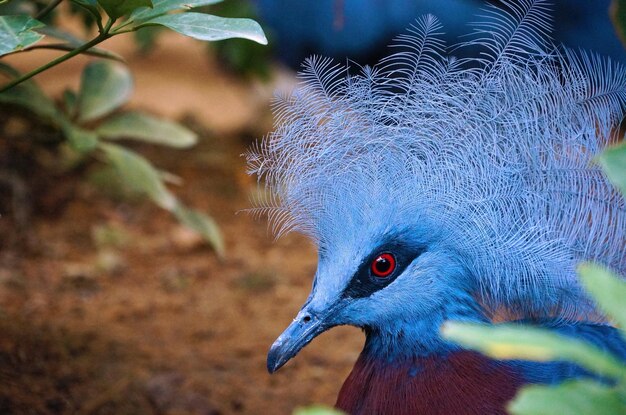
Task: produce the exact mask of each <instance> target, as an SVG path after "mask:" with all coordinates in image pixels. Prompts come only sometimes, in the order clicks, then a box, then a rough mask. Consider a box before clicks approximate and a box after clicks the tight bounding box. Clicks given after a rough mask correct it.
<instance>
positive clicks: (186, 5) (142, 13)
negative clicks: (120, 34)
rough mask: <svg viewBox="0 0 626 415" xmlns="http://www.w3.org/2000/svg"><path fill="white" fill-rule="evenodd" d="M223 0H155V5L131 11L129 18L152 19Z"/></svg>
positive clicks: (137, 19) (134, 19) (136, 20)
mask: <svg viewBox="0 0 626 415" xmlns="http://www.w3.org/2000/svg"><path fill="white" fill-rule="evenodd" d="M221 1H223V0H154V1H153V2H152V4H153V7H152V8H149V7H141V8H139V9H136V10H135V11H134V12H132V13H131V15H130V17H129V18H128V20H129V21H130V20H132V21H135V22H138V21H142V20H148V19H152V18H153V17H157V16H161V15H162V14H165V13H167V12H170V11H172V10H181V9H191V8H194V7H201V6H208V5H211V4H216V3H220V2H221Z"/></svg>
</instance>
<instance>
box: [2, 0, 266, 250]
mask: <svg viewBox="0 0 626 415" xmlns="http://www.w3.org/2000/svg"><path fill="white" fill-rule="evenodd" d="M220 1H221V0H70V4H71V8H70V10H71V12H72V13H79V14H80V15H81V17H82V20H83V23H84V24H85V27H86V28H91V27H94V26H96V27H97V35H95V37H93V38H92V39H91V40H83V39H78V38H76V37H75V36H73V35H71V34H70V33H67V32H64V31H63V30H61V29H60V28H59V27H57V26H56V24H55V21H56V20H55V17H56V7H57V6H58V5H59V4H60V3H61V1H60V0H52V1H50V2H49V3H47V4H42V3H39V2H36V1H27V0H9V1H3V2H0V56H4V55H11V54H15V53H20V52H25V51H29V50H33V49H39V48H46V49H57V50H63V51H67V53H66V54H64V55H61V56H60V57H58V58H56V59H54V60H52V61H50V62H48V63H46V64H45V65H42V66H41V67H39V68H34V69H33V70H31V71H29V72H28V73H25V74H22V73H20V72H18V71H17V70H15V69H14V68H12V67H10V66H9V65H6V64H4V63H2V62H0V74H4V76H5V77H6V78H8V79H9V81H8V82H7V83H6V84H4V85H0V105H2V107H4V108H6V109H8V110H9V112H8V113H7V114H10V111H14V112H15V113H17V114H18V115H19V116H20V117H22V118H24V117H26V118H27V119H29V120H32V121H35V122H36V123H38V124H41V125H43V126H44V127H45V128H47V130H48V131H49V134H48V135H47V136H46V138H45V139H44V140H37V139H36V138H34V137H39V136H38V135H33V134H23V136H25V137H29V138H30V139H31V140H30V143H31V144H32V150H31V151H32V153H37V152H39V150H40V148H42V147H46V148H47V147H49V146H50V145H53V147H55V151H54V152H52V153H51V154H53V156H52V158H53V159H54V158H55V157H56V163H54V162H53V163H52V164H56V166H55V167H60V166H64V168H72V167H76V166H78V165H81V164H82V163H83V162H84V161H85V160H86V159H88V158H93V159H96V160H100V161H102V162H104V163H106V164H108V165H110V166H112V168H113V170H109V173H111V172H115V174H116V175H117V176H118V177H119V181H120V182H122V183H124V184H125V185H127V187H129V188H131V189H132V191H133V193H135V194H141V195H144V196H146V197H148V198H150V199H151V200H152V201H153V202H154V203H156V204H157V205H158V206H160V207H161V208H163V209H166V210H168V211H170V212H171V213H172V214H173V215H174V216H175V217H176V218H177V219H178V220H179V221H180V222H181V223H182V224H184V225H186V226H187V227H189V228H191V229H193V230H194V231H196V232H198V233H199V234H200V235H202V236H203V237H204V239H205V240H206V241H208V242H209V243H210V244H211V245H212V246H213V247H214V249H215V250H216V252H217V253H218V254H220V255H221V254H222V253H223V242H222V238H221V235H220V233H219V231H218V228H217V226H216V224H215V223H214V221H213V220H212V219H211V218H210V217H208V216H206V215H205V214H203V213H201V212H198V211H196V210H193V209H191V208H189V207H187V206H185V205H183V204H182V203H181V202H180V201H179V200H178V199H177V198H176V196H175V195H174V194H173V193H172V192H170V190H169V189H168V188H167V187H166V185H165V178H166V177H168V176H167V175H166V174H164V173H162V172H160V171H158V170H157V169H156V168H155V167H154V166H153V165H152V164H151V163H150V162H149V161H148V160H146V159H145V158H144V157H143V156H141V155H140V154H138V153H136V152H134V151H132V150H130V149H128V148H126V147H124V146H122V145H120V144H119V143H118V141H119V140H120V139H125V140H138V141H143V142H147V143H151V144H158V145H162V146H169V147H174V148H188V147H190V146H193V145H194V144H195V143H196V141H197V137H196V134H195V133H193V132H192V131H190V130H188V129H187V128H185V127H183V126H181V125H179V124H177V123H175V122H172V121H168V120H164V119H160V118H157V117H154V116H152V115H149V114H145V113H141V112H123V111H120V109H121V107H122V106H123V105H124V104H125V103H126V102H127V101H128V99H129V98H130V95H131V93H132V89H133V80H132V75H131V73H130V72H129V70H128V69H127V68H126V67H125V66H124V65H122V64H120V63H113V62H107V61H94V62H91V63H90V64H88V65H87V66H86V67H85V69H84V70H83V72H82V75H81V81H80V88H79V89H78V91H72V90H67V91H65V92H64V94H63V97H62V100H61V102H60V103H58V102H55V101H54V100H53V99H52V98H50V97H48V96H47V95H46V94H45V93H44V92H43V91H42V89H40V88H39V86H38V85H37V84H36V83H35V82H34V81H32V80H31V79H30V78H32V77H33V76H35V75H37V74H39V73H41V72H43V71H45V70H47V69H49V68H51V67H53V66H55V65H58V64H60V63H62V62H64V61H66V60H68V59H71V58H72V57H74V56H76V55H78V54H90V55H94V56H97V57H100V58H105V59H109V60H117V61H123V58H121V57H120V56H117V55H115V54H114V53H111V52H108V51H106V50H102V49H98V48H95V47H94V46H96V45H97V44H99V43H101V42H102V41H104V40H106V39H109V38H111V37H113V36H117V35H120V34H123V33H128V32H139V33H141V32H142V31H145V30H150V28H155V27H156V28H160V29H164V28H167V29H170V30H173V31H175V32H178V33H180V34H182V35H185V36H189V37H192V38H196V39H199V40H204V41H216V40H223V39H230V38H240V39H248V40H252V41H254V42H257V43H260V44H267V39H266V37H265V34H264V33H263V30H262V29H261V27H260V26H259V25H258V23H256V22H255V21H254V20H251V19H243V18H231V17H219V16H214V15H210V14H207V13H197V12H189V10H190V9H191V8H193V7H200V6H207V5H212V4H215V3H219V2H220ZM151 33H154V32H151ZM44 38H50V39H56V40H58V41H60V42H59V43H50V42H44V43H41V42H40V41H41V40H42V39H44ZM5 125H6V124H5ZM5 133H6V132H5ZM5 135H6V134H5ZM5 138H6V137H5ZM12 144H13V145H16V144H15V143H11V142H8V143H7V145H8V146H10V145H12ZM33 159H36V157H33ZM48 164H50V163H48ZM0 168H2V166H0ZM28 168H29V169H31V168H32V166H28ZM42 174H43V173H42ZM169 177H171V175H169Z"/></svg>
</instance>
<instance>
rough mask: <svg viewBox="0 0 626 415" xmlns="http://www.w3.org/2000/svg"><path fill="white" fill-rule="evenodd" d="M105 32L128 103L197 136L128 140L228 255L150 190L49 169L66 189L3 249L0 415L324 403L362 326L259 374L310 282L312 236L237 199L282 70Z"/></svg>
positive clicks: (267, 408)
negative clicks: (269, 224)
mask: <svg viewBox="0 0 626 415" xmlns="http://www.w3.org/2000/svg"><path fill="white" fill-rule="evenodd" d="M114 40H115V39H114ZM107 46H109V48H111V49H113V50H116V51H118V52H119V53H121V54H122V55H124V56H126V57H128V58H129V65H130V67H131V69H132V70H133V71H134V74H135V79H136V92H135V95H134V97H133V100H132V102H131V103H130V107H133V108H141V109H145V110H150V111H152V112H155V113H157V114H162V115H167V116H170V117H173V118H177V119H181V117H184V120H185V122H186V123H187V125H190V126H191V127H192V128H194V129H195V130H196V131H198V132H199V133H200V134H201V137H202V138H201V142H200V144H199V145H198V146H197V147H195V148H193V149H191V150H185V151H172V150H170V149H159V148H155V147H150V146H135V147H134V148H136V149H137V150H139V151H141V152H142V153H143V154H145V155H146V156H147V157H148V158H149V159H150V160H152V161H153V162H154V163H155V164H156V165H157V166H159V167H160V168H162V169H164V170H168V171H170V172H172V173H174V174H176V175H178V176H180V177H181V178H182V179H183V180H184V185H183V186H180V187H176V188H174V190H175V192H176V194H177V195H178V196H179V197H180V198H181V199H182V200H183V201H184V202H186V203H187V204H188V205H189V206H193V207H195V208H198V209H201V210H203V211H206V212H209V213H210V214H211V215H212V216H213V217H214V218H215V219H216V220H217V222H218V223H219V225H220V227H221V230H222V232H223V235H224V238H225V242H226V258H225V259H224V260H222V261H220V260H218V258H217V257H216V256H215V255H214V254H213V253H212V251H211V250H210V249H209V248H208V247H207V246H205V245H204V244H202V243H201V242H200V241H199V240H198V238H197V237H196V236H195V235H194V234H193V233H191V232H190V231H187V230H186V229H184V228H182V227H181V226H180V225H179V224H177V223H176V221H175V220H174V219H173V218H172V217H171V216H170V215H169V214H168V213H167V212H164V211H162V210H160V209H159V208H157V207H155V206H154V205H152V204H151V203H149V202H141V201H121V200H118V199H116V198H113V197H110V196H108V195H107V193H106V192H103V191H102V189H100V188H99V187H98V185H96V184H94V182H93V181H90V180H87V177H88V176H89V175H88V174H81V175H74V176H69V177H68V176H63V177H61V178H58V179H56V180H57V182H54V183H55V186H54V188H52V189H49V191H50V192H51V194H55V193H60V194H61V196H60V199H62V200H67V202H65V203H63V206H62V208H61V209H58V211H55V212H54V213H53V214H48V215H37V216H34V217H33V218H32V220H31V223H30V225H29V226H30V227H29V231H28V232H29V240H30V243H29V245H30V247H29V248H28V249H22V248H17V247H8V248H7V247H5V248H4V249H3V251H2V252H1V253H0V310H1V313H0V332H1V333H2V335H1V336H0V413H3V414H30V413H32V414H48V413H49V414H120V415H121V414H217V413H220V414H230V413H241V414H288V413H291V411H292V410H293V409H294V408H295V407H297V406H302V405H306V404H310V403H322V404H328V405H332V404H333V403H334V399H335V397H336V394H337V392H338V390H339V388H340V386H341V383H342V382H343V380H344V379H345V377H346V376H347V374H348V372H349V370H350V368H351V366H352V364H353V362H354V361H355V360H356V358H357V356H358V353H359V351H360V349H361V347H362V342H363V336H362V334H361V333H360V332H359V331H358V330H356V329H352V328H337V329H333V330H331V331H330V332H328V333H325V334H324V335H322V336H321V337H320V338H319V339H317V340H315V341H314V342H313V344H311V345H310V346H308V347H307V348H306V349H305V350H304V351H302V352H301V353H300V355H299V356H298V357H297V358H296V359H295V360H294V361H292V362H290V363H289V364H287V366H286V367H284V368H283V369H281V370H280V371H279V372H278V373H276V374H274V375H272V376H270V375H269V374H268V373H267V372H266V369H265V357H266V353H267V350H268V348H269V346H270V344H271V343H272V342H273V340H274V339H275V338H276V337H277V336H278V335H279V334H280V333H281V331H282V330H283V329H284V328H285V327H286V326H287V325H288V324H289V322H290V321H291V319H292V318H293V317H294V316H295V314H296V313H297V311H298V309H299V307H300V305H301V304H302V303H303V301H304V300H305V299H306V296H307V295H308V291H309V288H310V284H311V278H312V276H313V273H314V272H315V267H316V254H315V249H314V247H313V246H312V245H311V244H310V243H309V242H308V241H306V240H305V239H303V238H302V237H299V236H298V235H289V236H287V237H285V238H283V239H281V240H279V241H277V242H274V241H273V237H272V235H270V234H269V232H268V231H267V229H266V223H265V221H264V220H255V219H254V218H252V217H251V216H250V215H248V214H246V213H237V212H239V211H240V210H242V209H245V208H247V207H250V203H249V197H250V195H251V193H253V192H254V191H255V189H256V184H255V181H254V179H253V178H250V177H248V176H247V175H246V174H245V160H244V159H243V158H242V157H241V156H240V155H241V153H243V152H244V151H245V149H246V147H247V146H248V145H249V144H250V143H251V142H252V140H253V139H256V138H259V137H261V136H262V135H263V133H264V132H265V131H266V130H267V129H268V128H270V126H271V122H268V121H269V120H270V119H271V118H270V115H269V114H268V111H269V97H270V95H271V91H272V90H273V89H274V88H275V87H276V86H277V84H281V83H282V84H289V83H290V82H293V78H292V75H290V74H285V73H283V74H282V75H281V76H279V77H278V81H274V84H271V85H261V84H258V83H255V82H244V81H242V80H239V79H237V78H235V77H233V76H232V75H229V74H228V73H226V72H225V71H224V70H222V69H220V67H219V65H217V64H216V62H214V61H212V59H211V58H210V57H208V56H207V54H206V53H205V50H204V46H202V45H200V44H198V43H196V42H193V41H189V40H187V39H184V38H182V37H180V36H175V35H173V36H167V37H166V38H165V39H163V42H162V43H161V45H160V46H159V47H158V48H157V50H156V51H155V52H154V53H153V54H151V55H149V56H147V57H141V56H137V55H135V54H134V53H133V50H132V42H131V41H130V39H129V38H123V39H121V40H119V41H117V43H115V42H114V43H111V44H109V45H107ZM35 55H36V56H35ZM19 56H20V57H19V59H15V60H14V61H13V64H15V65H17V66H20V67H28V66H30V65H34V64H36V63H37V62H39V61H40V60H45V59H46V58H47V57H48V56H49V55H46V54H45V53H43V52H42V53H40V54H39V53H35V52H32V53H29V54H24V55H19ZM84 62H85V59H84V58H79V59H76V60H74V61H72V62H68V63H67V64H65V65H62V66H61V67H58V68H55V69H54V70H52V71H50V72H48V73H47V74H44V75H42V76H41V77H40V78H39V80H40V81H41V82H43V83H45V84H46V88H47V89H48V90H49V91H51V92H60V91H61V90H62V89H63V88H64V87H65V86H66V85H76V83H77V81H76V80H77V79H78V77H77V76H76V74H77V71H79V70H80V68H81V66H82V65H83V64H84ZM279 86H280V85H279Z"/></svg>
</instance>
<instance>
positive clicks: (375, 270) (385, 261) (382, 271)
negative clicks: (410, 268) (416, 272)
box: [372, 252, 396, 278]
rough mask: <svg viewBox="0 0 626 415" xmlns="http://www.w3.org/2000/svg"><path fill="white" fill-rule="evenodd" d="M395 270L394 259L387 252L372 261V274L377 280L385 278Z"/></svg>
mask: <svg viewBox="0 0 626 415" xmlns="http://www.w3.org/2000/svg"><path fill="white" fill-rule="evenodd" d="M395 269H396V258H395V257H394V256H393V254H390V253H388V252H386V253H383V254H380V255H378V256H377V257H376V258H375V259H374V260H373V261H372V274H374V276H375V277H378V278H387V277H388V276H390V275H391V274H392V273H393V271H394V270H395Z"/></svg>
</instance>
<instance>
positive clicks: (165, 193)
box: [100, 143, 179, 212]
mask: <svg viewBox="0 0 626 415" xmlns="http://www.w3.org/2000/svg"><path fill="white" fill-rule="evenodd" d="M100 148H101V149H102V150H103V151H104V152H105V154H106V155H107V158H108V159H109V161H110V162H111V164H112V165H113V166H115V168H116V169H117V171H118V172H119V173H120V175H121V176H122V177H123V178H124V179H125V181H126V183H127V184H128V185H129V187H131V188H132V189H134V190H137V191H138V192H140V193H142V194H144V195H146V196H148V197H149V198H150V199H152V200H153V201H154V202H155V203H156V204H157V205H159V206H160V207H162V208H163V209H165V210H169V211H171V212H173V211H174V210H175V209H176V207H177V206H178V204H179V203H178V200H176V197H175V196H174V195H173V194H172V193H170V191H169V190H167V188H166V187H165V185H164V184H163V181H162V180H161V175H160V174H159V172H158V171H157V170H156V169H155V168H154V167H153V166H152V164H150V162H149V161H148V160H146V159H145V158H144V157H142V156H140V155H139V154H137V153H135V152H134V151H130V150H128V149H125V148H124V147H121V146H118V145H115V144H104V143H100Z"/></svg>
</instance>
